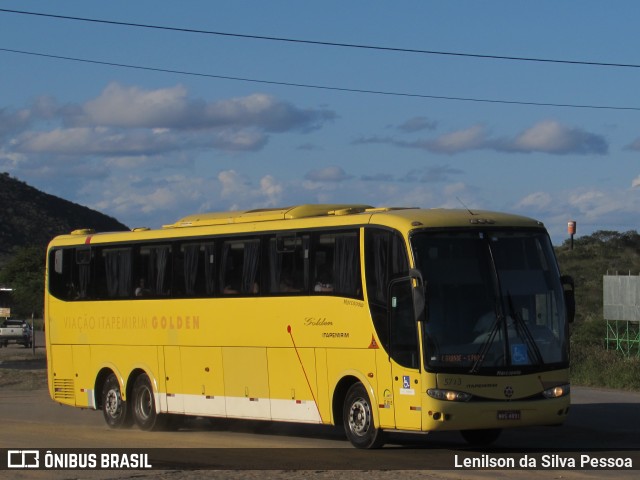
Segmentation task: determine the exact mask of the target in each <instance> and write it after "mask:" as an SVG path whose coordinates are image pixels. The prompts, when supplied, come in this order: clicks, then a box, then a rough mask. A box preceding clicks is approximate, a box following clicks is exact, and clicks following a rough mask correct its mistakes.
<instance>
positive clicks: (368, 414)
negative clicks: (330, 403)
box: [343, 383, 384, 448]
mask: <svg viewBox="0 0 640 480" xmlns="http://www.w3.org/2000/svg"><path fill="white" fill-rule="evenodd" d="M343 421H344V430H345V433H346V434H347V438H348V439H349V441H350V442H351V443H352V444H353V446H354V447H356V448H378V447H381V446H382V445H383V444H384V439H383V432H382V430H380V429H379V428H376V426H375V424H374V421H373V410H372V408H371V401H370V400H369V395H368V394H367V390H366V389H365V388H364V385H362V383H355V384H353V385H352V386H351V388H349V390H348V391H347V396H346V397H345V401H344V411H343Z"/></svg>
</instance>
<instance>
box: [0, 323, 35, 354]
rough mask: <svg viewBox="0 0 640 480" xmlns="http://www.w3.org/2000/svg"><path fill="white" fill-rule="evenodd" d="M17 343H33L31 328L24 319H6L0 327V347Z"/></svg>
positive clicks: (29, 344) (25, 344)
mask: <svg viewBox="0 0 640 480" xmlns="http://www.w3.org/2000/svg"><path fill="white" fill-rule="evenodd" d="M9 343H17V344H20V345H24V346H25V347H31V346H32V345H33V329H32V328H31V325H29V323H28V322H27V321H26V320H13V319H8V320H5V321H4V322H3V323H2V326H1V327H0V347H6V346H8V345H9Z"/></svg>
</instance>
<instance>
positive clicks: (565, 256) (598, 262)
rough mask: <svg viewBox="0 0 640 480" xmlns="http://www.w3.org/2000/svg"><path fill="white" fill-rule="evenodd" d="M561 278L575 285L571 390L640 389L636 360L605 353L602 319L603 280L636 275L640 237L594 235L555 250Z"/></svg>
mask: <svg viewBox="0 0 640 480" xmlns="http://www.w3.org/2000/svg"><path fill="white" fill-rule="evenodd" d="M556 253H557V256H558V262H559V263H560V269H561V271H562V273H563V274H565V275H571V276H572V277H573V279H574V281H575V285H576V320H575V322H574V324H572V325H571V382H572V383H573V384H575V385H586V386H596V387H607V388H617V389H624V390H640V358H639V357H637V356H632V357H631V358H626V357H625V356H624V355H622V353H620V352H616V351H613V350H607V348H606V345H605V343H606V342H605V336H606V322H605V320H604V319H603V315H602V277H603V275H606V274H607V273H609V274H616V273H618V274H624V275H628V274H631V275H638V274H640V234H638V232H636V231H629V232H624V233H619V232H612V231H598V232H595V233H593V234H592V235H589V236H585V237H580V238H578V239H576V240H575V241H574V247H573V250H571V249H570V245H569V242H568V241H566V242H565V243H564V244H563V245H562V246H560V247H558V248H557V249H556Z"/></svg>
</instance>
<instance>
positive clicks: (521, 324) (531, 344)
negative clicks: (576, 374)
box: [507, 292, 544, 365]
mask: <svg viewBox="0 0 640 480" xmlns="http://www.w3.org/2000/svg"><path fill="white" fill-rule="evenodd" d="M507 300H508V303H509V315H510V316H511V317H512V318H513V319H514V320H515V326H516V331H517V332H518V334H519V335H520V337H521V338H523V339H524V341H525V343H526V344H527V347H528V348H529V350H530V351H531V352H532V353H533V356H534V359H535V362H536V363H535V365H544V359H543V358H542V353H541V352H540V349H539V348H538V344H537V343H536V341H535V339H534V338H533V335H531V330H529V327H528V326H527V324H526V322H525V321H524V320H523V319H522V317H521V316H520V314H519V313H518V312H517V311H516V309H515V308H514V307H513V298H512V297H511V293H510V292H507ZM512 363H513V362H512Z"/></svg>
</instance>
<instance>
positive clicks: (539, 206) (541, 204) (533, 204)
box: [516, 192, 553, 211]
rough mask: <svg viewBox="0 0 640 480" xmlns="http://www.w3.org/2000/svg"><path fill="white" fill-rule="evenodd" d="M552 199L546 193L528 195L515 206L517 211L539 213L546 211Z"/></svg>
mask: <svg viewBox="0 0 640 480" xmlns="http://www.w3.org/2000/svg"><path fill="white" fill-rule="evenodd" d="M552 201H553V199H552V197H551V195H550V194H549V193H548V192H534V193H530V194H529V195H527V196H526V197H524V198H523V199H522V200H520V201H519V202H518V203H517V204H516V208H517V209H519V210H520V209H529V210H533V211H540V210H545V209H547V208H548V207H549V206H550V205H551V204H552Z"/></svg>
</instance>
